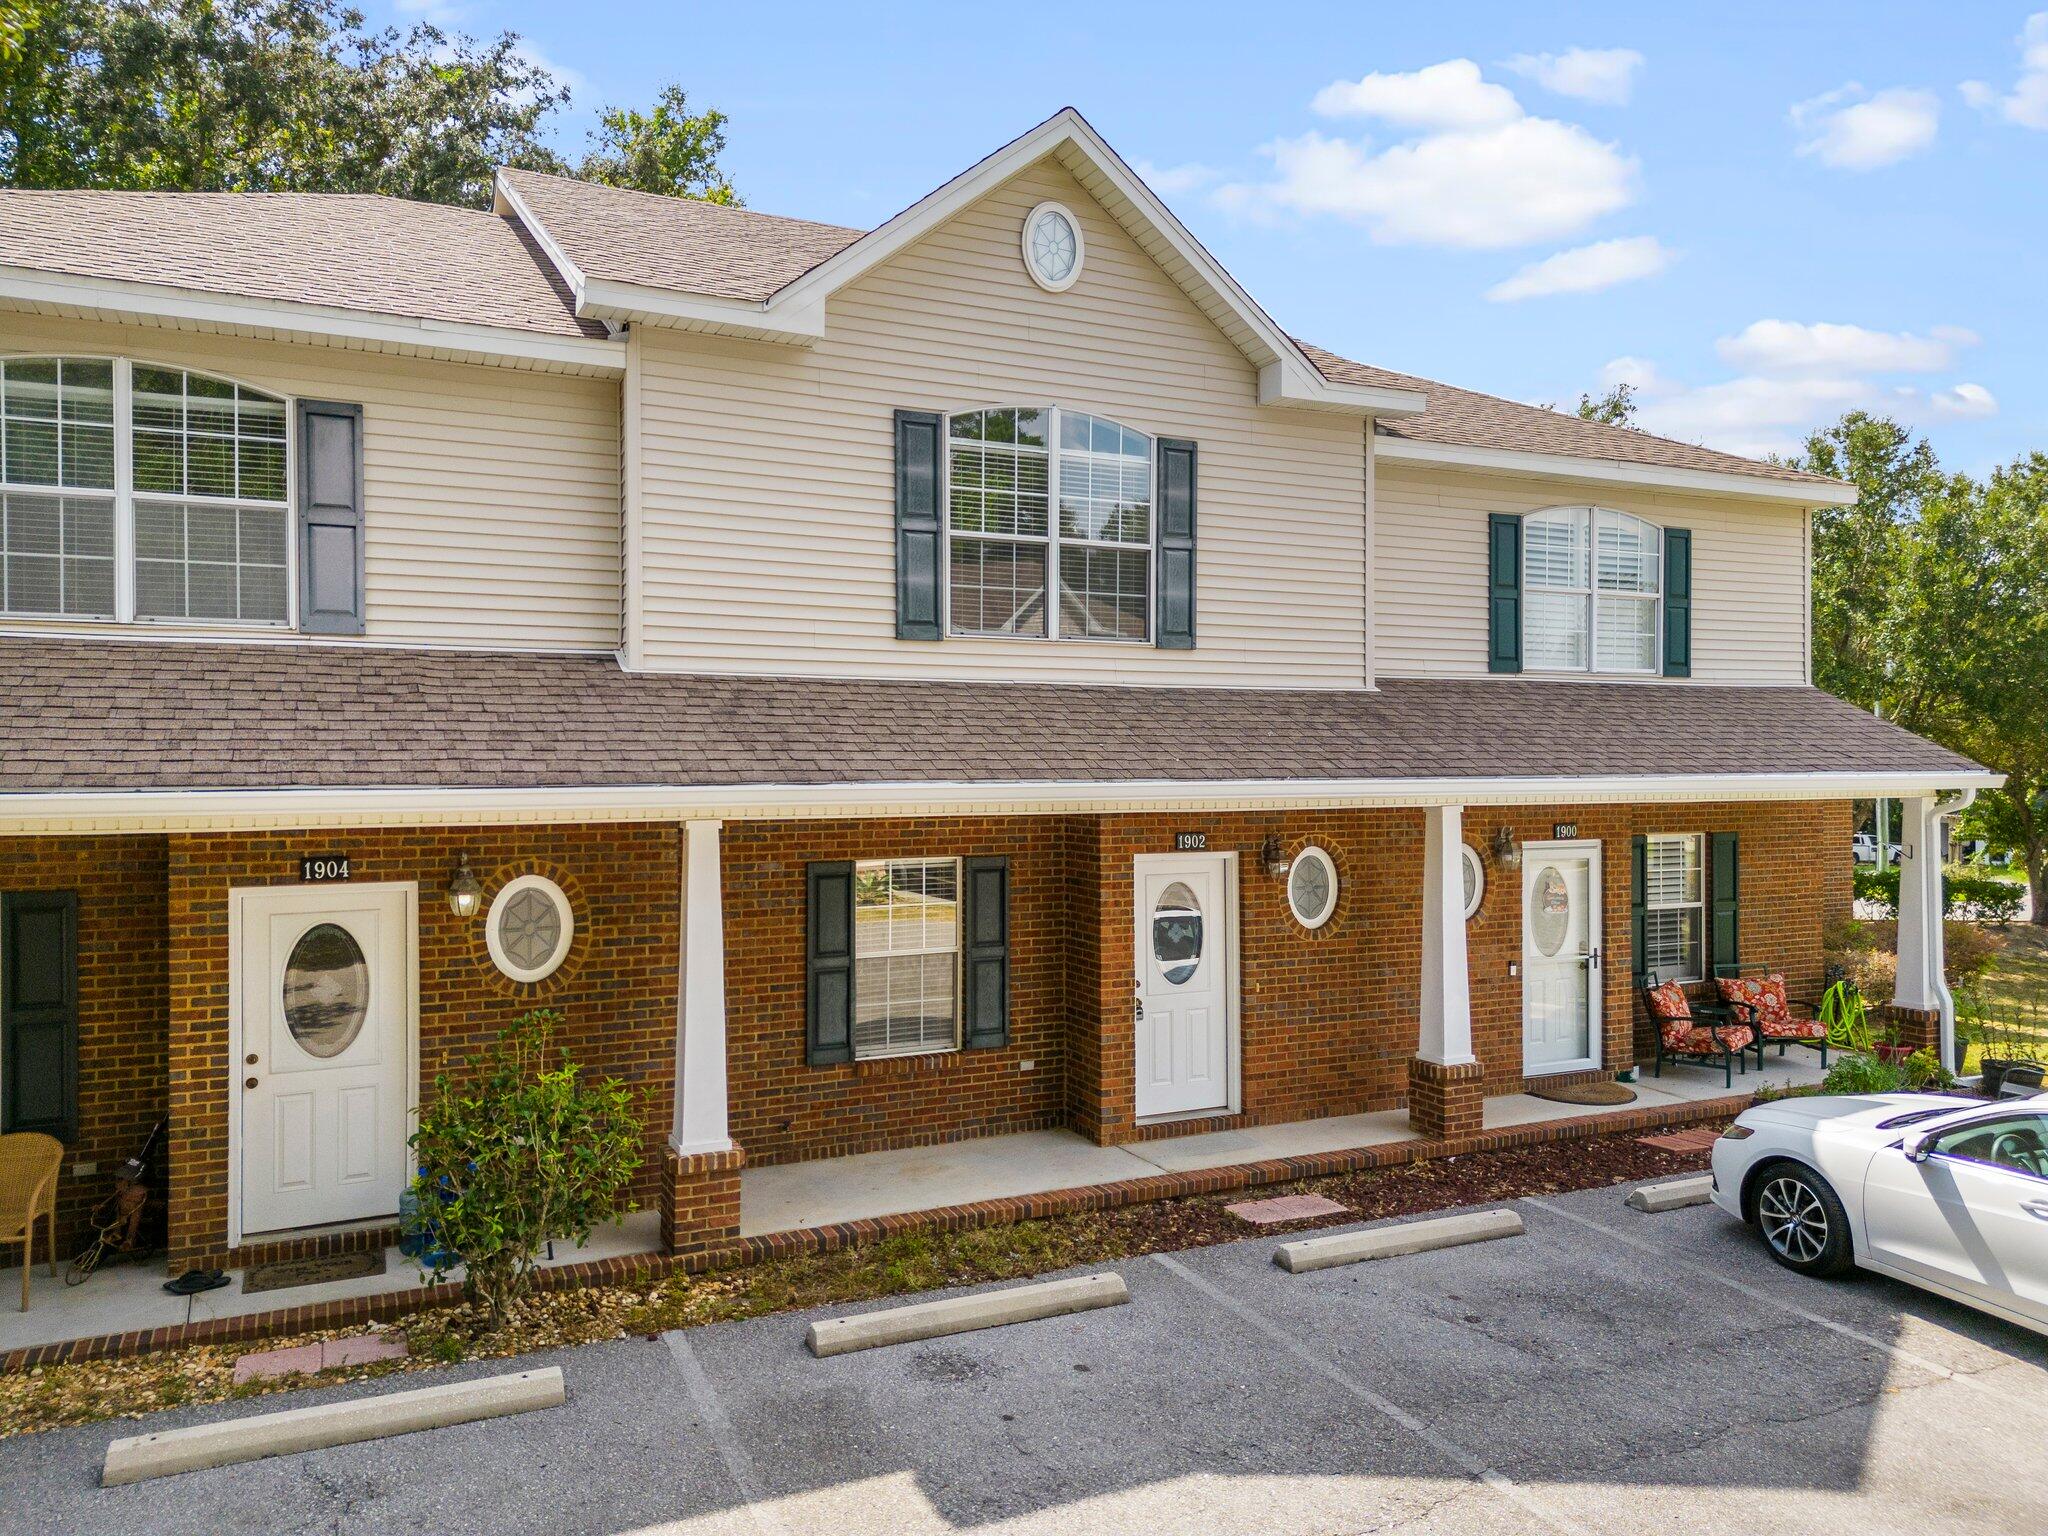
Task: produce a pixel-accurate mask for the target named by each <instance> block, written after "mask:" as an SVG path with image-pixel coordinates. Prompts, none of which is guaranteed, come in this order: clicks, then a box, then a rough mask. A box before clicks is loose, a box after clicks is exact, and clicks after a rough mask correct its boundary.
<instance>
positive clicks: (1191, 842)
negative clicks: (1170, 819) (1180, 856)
mask: <svg viewBox="0 0 2048 1536" xmlns="http://www.w3.org/2000/svg"><path fill="white" fill-rule="evenodd" d="M1173 851H1174V852H1175V853H1207V852H1208V851H1209V834H1208V833H1206V832H1176V833H1174V834H1173Z"/></svg>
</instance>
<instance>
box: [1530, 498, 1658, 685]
mask: <svg viewBox="0 0 2048 1536" xmlns="http://www.w3.org/2000/svg"><path fill="white" fill-rule="evenodd" d="M1662 566H1663V552H1662V537H1661V535H1660V533H1659V531H1658V530H1657V529H1656V528H1655V527H1653V526H1652V525H1651V524H1649V523H1646V522H1644V521H1643V520H1642V519H1641V518H1638V517H1631V516H1629V515H1628V514H1627V513H1626V512H1613V511H1609V510H1607V509H1606V508H1604V507H1557V508H1554V509H1552V510H1550V511H1548V512H1538V513H1532V514H1531V515H1530V516H1529V517H1527V518H1525V519H1524V520H1523V525H1522V586H1523V601H1524V613H1523V620H1522V659H1523V664H1524V666H1526V667H1528V668H1529V669H1531V670H1538V671H1555V672H1589V671H1590V672H1655V671H1656V670H1657V667H1658V637H1659V624H1658V606H1659V602H1660V600H1661V598H1662V590H1663V589H1662V576H1663V573H1662Z"/></svg>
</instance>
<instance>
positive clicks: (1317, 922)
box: [1287, 843, 1341, 933]
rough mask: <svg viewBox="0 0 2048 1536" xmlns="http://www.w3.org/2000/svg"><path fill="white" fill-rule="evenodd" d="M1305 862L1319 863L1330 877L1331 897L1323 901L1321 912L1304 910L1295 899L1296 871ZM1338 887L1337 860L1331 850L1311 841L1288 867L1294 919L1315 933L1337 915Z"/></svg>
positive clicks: (1288, 889) (1288, 895)
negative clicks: (1332, 855)
mask: <svg viewBox="0 0 2048 1536" xmlns="http://www.w3.org/2000/svg"><path fill="white" fill-rule="evenodd" d="M1304 864H1319V865H1321V866H1322V870H1323V873H1324V874H1326V875H1328V876H1329V877H1330V895H1329V899H1328V900H1327V901H1325V902H1324V903H1323V908H1322V910H1321V911H1320V912H1304V911H1302V910H1301V908H1300V907H1299V906H1298V905H1297V904H1296V903H1295V900H1294V872H1295V871H1296V870H1297V869H1299V868H1301V866H1302V865H1304ZM1340 894H1341V892H1340V891H1339V888H1338V876H1337V861H1336V860H1335V859H1333V858H1331V857H1330V851H1329V850H1328V849H1327V848H1324V847H1321V846H1320V845H1318V844H1316V843H1310V844H1309V845H1308V846H1307V847H1306V848H1304V849H1302V850H1301V852H1299V853H1297V854H1296V855H1295V856H1294V858H1293V860H1292V861H1291V862H1290V863H1289V865H1288V868H1287V910H1288V911H1289V912H1291V913H1293V914H1294V920H1295V921H1296V922H1297V923H1299V924H1301V926H1302V927H1304V928H1306V929H1308V930H1309V932H1311V933H1313V932H1315V930H1316V929H1318V928H1321V927H1322V926H1323V925H1324V924H1326V923H1328V922H1329V920H1330V919H1331V918H1333V917H1335V916H1336V915H1337V898H1338V896H1339V895H1340Z"/></svg>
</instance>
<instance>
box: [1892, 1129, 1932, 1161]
mask: <svg viewBox="0 0 2048 1536" xmlns="http://www.w3.org/2000/svg"><path fill="white" fill-rule="evenodd" d="M1933 1145H1934V1138H1933V1136H1931V1135H1929V1134H1928V1133H1927V1132H1926V1131H1908V1132H1907V1133H1906V1139H1905V1140H1904V1141H1902V1142H1900V1143H1899V1150H1900V1151H1902V1152H1904V1153H1905V1154H1906V1161H1907V1162H1909V1163H1924V1162H1926V1161H1927V1154H1928V1152H1929V1151H1930V1150H1931V1149H1932V1148H1933Z"/></svg>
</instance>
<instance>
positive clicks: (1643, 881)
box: [1628, 835, 1650, 985]
mask: <svg viewBox="0 0 2048 1536" xmlns="http://www.w3.org/2000/svg"><path fill="white" fill-rule="evenodd" d="M1628 848H1629V857H1628V870H1629V874H1628V964H1629V971H1630V973H1631V974H1632V975H1633V976H1634V977H1635V979H1636V982H1637V984H1638V985H1640V984H1641V983H1642V979H1643V972H1645V971H1646V970H1648V969H1649V967H1648V965H1646V964H1645V963H1644V956H1645V955H1646V954H1647V953H1648V951H1649V948H1650V924H1649V918H1648V917H1647V916H1646V915H1645V914H1646V913H1647V911H1648V910H1649V909H1648V898H1647V897H1646V896H1645V895H1644V892H1645V891H1646V890H1647V889H1648V887H1649V884H1650V840H1649V839H1648V838H1647V837H1643V836H1640V835H1638V836H1636V837H1632V838H1630V839H1629V845H1628Z"/></svg>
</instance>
